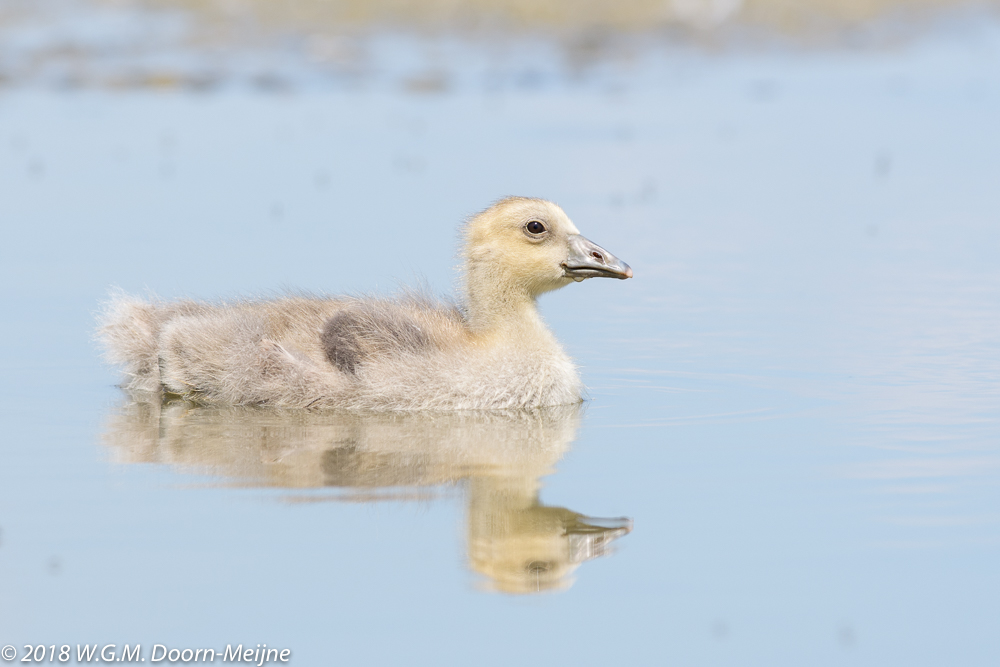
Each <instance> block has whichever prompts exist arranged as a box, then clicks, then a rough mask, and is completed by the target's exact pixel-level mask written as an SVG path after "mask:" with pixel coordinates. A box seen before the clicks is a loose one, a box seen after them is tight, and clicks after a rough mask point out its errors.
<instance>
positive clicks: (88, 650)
mask: <svg viewBox="0 0 1000 667" xmlns="http://www.w3.org/2000/svg"><path fill="white" fill-rule="evenodd" d="M0 658H2V659H3V661H4V662H13V661H14V660H17V661H18V662H24V663H43V662H48V663H68V662H74V663H91V662H93V663H112V662H151V663H154V664H157V663H160V664H170V665H174V664H184V665H187V664H191V663H203V662H216V661H219V662H242V663H246V664H247V665H256V667H264V665H271V664H284V663H287V662H288V661H289V660H291V658H292V649H289V648H281V649H279V648H268V646H267V644H257V645H256V646H251V647H249V648H243V644H237V645H236V646H233V645H232V644H226V648H225V649H223V650H221V651H219V650H216V649H214V648H174V647H170V646H165V645H164V644H153V646H152V648H150V649H149V650H148V651H144V650H143V648H142V645H141V644H77V645H76V646H70V645H69V644H62V645H56V644H49V645H45V644H37V645H35V644H25V645H24V647H23V648H22V649H21V650H18V648H17V647H16V646H14V645H13V644H7V645H6V646H4V647H3V648H2V649H0Z"/></svg>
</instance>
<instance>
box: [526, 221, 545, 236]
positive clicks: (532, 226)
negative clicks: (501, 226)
mask: <svg viewBox="0 0 1000 667" xmlns="http://www.w3.org/2000/svg"><path fill="white" fill-rule="evenodd" d="M524 228H525V229H527V230H528V233H529V234H542V233H544V232H545V225H543V224H542V223H540V222H538V221H537V220H532V221H531V222H529V223H528V224H526V225H525V226H524Z"/></svg>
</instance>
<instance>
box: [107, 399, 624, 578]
mask: <svg viewBox="0 0 1000 667" xmlns="http://www.w3.org/2000/svg"><path fill="white" fill-rule="evenodd" d="M579 419H580V408H579V407H578V406H564V407H558V408H545V409H540V410H518V411H510V412H502V413H496V412H493V413H450V414H445V413H437V414H399V413H392V414H357V413H328V412H324V413H311V412H302V411H287V412H283V411H277V410H257V409H253V408H245V407H244V408H241V407H201V406H194V405H192V404H190V403H186V402H182V401H175V402H168V403H162V404H161V403H159V402H155V401H154V402H143V401H132V402H129V403H127V404H126V405H124V406H122V407H121V408H120V409H118V410H116V411H114V412H113V413H112V414H111V416H110V417H109V419H108V423H107V427H106V429H105V431H104V434H103V440H104V443H105V444H106V445H107V446H108V447H109V448H110V449H111V451H112V452H113V456H114V457H115V459H116V460H118V461H121V462H126V463H161V464H169V465H172V466H176V467H179V468H182V469H186V470H191V471H195V472H210V473H212V474H215V475H219V476H222V477H225V478H227V479H228V480H229V481H230V483H233V484H237V485H240V486H269V487H279V488H287V489H319V488H325V489H329V490H331V491H334V493H333V494H332V495H316V494H315V493H306V494H296V495H294V496H293V499H295V500H307V501H309V500H329V499H334V500H350V501H359V502H373V501H378V500H384V499H392V500H409V499H417V498H428V497H433V496H435V495H437V494H438V493H440V491H441V490H442V489H446V488H448V487H456V486H459V487H464V489H465V490H466V492H467V507H468V517H467V530H468V558H469V564H470V566H471V568H472V569H473V570H475V571H476V572H479V573H480V574H483V575H485V576H486V577H487V580H486V582H485V586H484V587H485V588H487V589H489V590H495V591H502V592H506V593H530V592H540V591H546V590H557V589H561V588H567V587H568V586H570V585H571V584H572V578H571V575H572V573H573V571H574V570H575V569H576V568H577V567H579V565H580V564H581V563H583V562H584V561H586V560H590V559H592V558H596V557H599V556H603V555H606V554H608V553H609V552H610V550H609V544H610V543H611V542H612V541H613V540H615V539H616V538H618V537H621V536H623V535H625V534H627V533H628V532H630V531H631V529H632V522H631V520H629V519H626V518H616V519H595V518H589V517H586V516H583V515H582V514H579V513H577V512H573V511H570V510H568V509H565V508H562V507H548V506H545V505H543V504H542V503H541V502H540V501H539V491H540V488H541V478H542V477H543V476H545V475H547V474H550V473H551V472H553V471H554V467H555V464H556V463H557V462H558V461H559V460H560V459H561V458H562V456H563V455H564V454H565V453H566V451H568V449H569V446H570V444H571V443H572V441H573V439H574V437H575V435H576V430H577V427H578V424H579Z"/></svg>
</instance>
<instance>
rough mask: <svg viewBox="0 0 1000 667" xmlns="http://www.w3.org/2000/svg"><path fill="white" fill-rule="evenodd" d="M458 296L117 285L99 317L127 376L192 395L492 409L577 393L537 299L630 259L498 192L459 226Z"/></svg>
mask: <svg viewBox="0 0 1000 667" xmlns="http://www.w3.org/2000/svg"><path fill="white" fill-rule="evenodd" d="M463 236H464V249H463V253H462V271H463V278H464V295H463V297H464V300H463V301H462V302H461V303H460V304H459V305H458V306H453V305H448V304H445V303H441V302H436V301H432V300H429V299H427V298H425V297H422V296H413V295H405V296H401V297H397V298H394V299H374V298H352V297H339V298H315V297H306V296H288V297H284V298H279V299H275V300H260V301H257V300H244V301H235V302H229V303H220V304H212V303H204V302H197V301H168V302H162V301H157V300H144V299H139V298H136V297H130V296H128V295H125V294H120V293H119V294H115V295H113V296H112V298H111V300H110V302H109V303H108V304H107V305H106V307H105V309H104V311H103V312H102V314H101V316H100V320H101V322H100V328H99V330H98V338H99V339H100V341H101V342H102V343H103V345H104V347H105V349H106V355H105V356H106V358H107V359H108V360H109V361H110V362H112V363H115V364H119V365H121V366H122V367H123V368H124V371H125V374H126V378H127V379H126V382H125V384H124V386H125V387H126V388H127V389H129V390H132V391H137V392H159V391H162V392H164V393H166V394H177V395H180V396H182V397H184V398H186V399H188V400H192V401H195V402H198V403H209V404H229V405H271V406H278V407H290V408H294V407H300V408H321V407H322V408H345V409H354V410H496V409H513V408H537V407H543V406H551V405H565V404H570V403H578V402H579V401H581V400H582V399H581V391H582V385H581V383H580V378H579V376H578V374H577V371H576V367H575V366H574V365H573V362H572V361H571V360H570V358H569V357H568V356H567V355H566V353H565V352H564V351H563V349H562V347H561V346H560V345H559V342H558V341H557V340H556V338H555V337H554V336H553V335H552V333H551V332H550V331H549V329H548V328H547V327H546V326H545V324H544V322H543V321H542V319H541V317H540V316H539V314H538V308H537V305H536V300H537V298H538V296H539V295H541V294H544V293H545V292H548V291H551V290H554V289H557V288H559V287H563V286H564V285H568V284H569V283H571V282H573V281H576V282H580V281H582V280H585V279H587V278H597V277H605V278H619V279H625V278H631V277H632V269H631V268H629V266H628V264H626V263H625V262H623V261H621V260H619V259H618V258H617V257H615V256H614V255H612V254H611V253H609V252H608V251H607V250H605V249H604V248H601V247H600V246H598V245H596V244H594V243H592V242H591V241H589V240H587V239H586V238H584V237H583V236H581V235H580V232H579V231H578V230H577V228H576V227H575V226H574V225H573V223H572V221H570V219H569V218H568V217H567V216H566V214H565V213H564V212H563V210H562V209H561V208H560V207H559V206H557V205H555V204H553V203H552V202H549V201H545V200H542V199H529V198H525V197H509V198H507V199H503V200H501V201H499V202H497V203H496V204H494V205H493V206H491V207H490V208H488V209H486V210H485V211H483V212H481V213H479V214H477V215H475V216H473V217H472V218H470V219H469V220H468V222H467V223H466V225H465V228H464V233H463Z"/></svg>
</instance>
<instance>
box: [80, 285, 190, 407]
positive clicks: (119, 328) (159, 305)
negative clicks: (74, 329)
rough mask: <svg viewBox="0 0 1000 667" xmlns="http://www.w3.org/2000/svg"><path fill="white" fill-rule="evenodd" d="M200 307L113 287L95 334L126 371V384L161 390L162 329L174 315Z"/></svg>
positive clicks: (106, 355) (112, 359) (111, 359)
mask: <svg viewBox="0 0 1000 667" xmlns="http://www.w3.org/2000/svg"><path fill="white" fill-rule="evenodd" d="M198 310H200V308H199V304H196V303H194V302H190V301H188V302H185V301H171V302H162V301H159V300H158V299H156V298H155V297H151V298H149V299H143V298H140V297H137V296H132V295H130V294H126V293H125V292H123V291H121V290H118V289H115V290H112V292H111V294H110V296H109V298H108V300H107V302H105V303H104V306H103V308H102V309H101V312H100V314H99V315H98V328H97V336H96V337H97V340H98V341H99V342H100V343H101V345H102V346H103V348H104V358H105V359H106V360H107V361H108V362H110V363H112V364H115V365H118V366H121V367H122V370H123V371H124V372H125V381H124V382H123V383H122V386H123V387H125V388H126V389H130V390H133V391H142V392H156V391H159V390H160V364H159V357H160V353H159V347H160V332H161V331H162V330H163V327H164V325H165V324H166V323H167V322H169V321H170V320H171V319H173V318H174V317H177V316H179V315H188V314H194V313H196V312H198Z"/></svg>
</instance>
